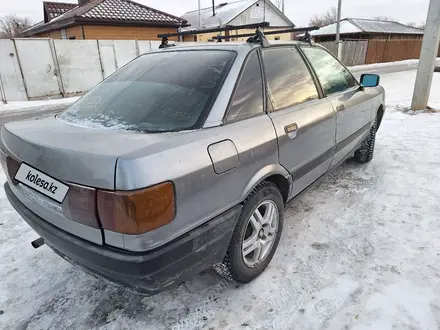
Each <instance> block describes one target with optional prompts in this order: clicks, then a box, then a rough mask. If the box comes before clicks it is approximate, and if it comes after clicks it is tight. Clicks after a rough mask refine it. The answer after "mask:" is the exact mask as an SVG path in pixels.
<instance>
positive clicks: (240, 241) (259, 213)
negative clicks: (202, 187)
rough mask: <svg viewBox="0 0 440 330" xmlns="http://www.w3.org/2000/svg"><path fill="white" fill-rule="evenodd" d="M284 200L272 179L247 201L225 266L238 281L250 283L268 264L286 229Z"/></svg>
mask: <svg viewBox="0 0 440 330" xmlns="http://www.w3.org/2000/svg"><path fill="white" fill-rule="evenodd" d="M283 220H284V202H283V198H282V196H281V193H280V191H279V189H278V187H277V186H276V185H275V184H273V183H271V182H263V183H261V184H260V185H259V186H257V187H256V188H255V189H254V190H253V191H252V193H251V194H250V195H249V197H248V198H247V199H246V201H245V202H244V205H243V210H242V212H241V214H240V218H239V220H238V223H237V226H236V228H235V230H234V233H233V235H232V239H231V242H230V244H229V248H228V252H227V254H226V257H225V258H224V260H223V264H224V266H225V267H224V268H226V270H227V272H228V273H229V274H228V275H230V276H231V277H232V278H233V279H234V280H235V281H237V282H240V283H248V282H250V281H252V280H253V279H255V278H256V277H258V276H259V275H260V274H261V273H262V272H263V271H264V270H265V269H266V267H267V266H268V264H269V263H270V261H271V260H272V257H273V255H274V253H275V251H276V249H277V247H278V243H279V241H280V237H281V232H282V230H283Z"/></svg>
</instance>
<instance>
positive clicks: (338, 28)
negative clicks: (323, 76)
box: [336, 0, 342, 61]
mask: <svg viewBox="0 0 440 330" xmlns="http://www.w3.org/2000/svg"><path fill="white" fill-rule="evenodd" d="M341 13H342V0H338V17H337V21H336V49H337V51H338V59H339V61H342V45H341V41H340V35H341Z"/></svg>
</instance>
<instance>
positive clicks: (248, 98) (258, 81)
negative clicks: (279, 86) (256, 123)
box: [228, 52, 264, 121]
mask: <svg viewBox="0 0 440 330" xmlns="http://www.w3.org/2000/svg"><path fill="white" fill-rule="evenodd" d="M263 104H264V99H263V79H262V77H261V67H260V61H259V59H258V54H257V52H254V53H252V55H251V56H250V57H249V59H248V61H247V63H246V67H245V68H244V70H243V74H242V76H241V79H240V82H239V83H238V86H237V89H236V92H235V95H234V98H233V100H232V104H231V108H230V109H229V114H228V121H235V120H240V119H244V118H249V117H252V116H254V115H257V114H260V113H263V112H264V106H263Z"/></svg>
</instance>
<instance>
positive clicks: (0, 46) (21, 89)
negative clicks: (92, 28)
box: [0, 39, 160, 101]
mask: <svg viewBox="0 0 440 330" xmlns="http://www.w3.org/2000/svg"><path fill="white" fill-rule="evenodd" d="M159 45H160V42H159V41H147V40H142V41H140V40H139V41H138V40H53V39H12V40H9V39H1V40H0V92H1V93H0V95H1V99H2V100H3V101H26V100H36V99H42V98H47V97H66V96H72V95H75V94H80V93H84V92H86V91H88V90H89V89H90V88H92V87H93V86H95V85H96V84H97V83H99V82H100V81H101V80H103V79H104V78H105V77H108V76H109V75H110V74H112V73H113V72H114V71H116V70H117V69H119V68H120V67H122V66H124V65H125V64H127V63H128V62H129V61H131V60H132V59H134V58H135V57H137V56H139V55H140V54H143V53H145V52H148V51H150V50H152V49H157V48H159Z"/></svg>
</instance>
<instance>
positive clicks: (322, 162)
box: [263, 46, 336, 197]
mask: <svg viewBox="0 0 440 330" xmlns="http://www.w3.org/2000/svg"><path fill="white" fill-rule="evenodd" d="M263 63H264V67H265V72H266V80H267V91H268V99H269V109H271V112H270V114H269V116H270V118H271V119H272V122H273V125H274V127H275V130H276V133H277V136H278V149H279V161H280V164H281V165H282V166H284V167H285V168H286V169H287V170H288V171H289V172H290V173H291V175H292V177H293V180H294V188H293V196H295V195H296V194H298V193H299V192H301V191H302V190H303V189H304V188H306V187H307V186H309V185H310V184H311V183H313V182H314V181H315V180H316V179H318V178H319V177H320V176H322V175H323V174H324V173H325V172H326V171H327V170H328V168H329V166H330V164H331V162H332V159H333V155H334V146H335V134H336V114H335V111H334V110H333V107H332V105H331V104H330V102H328V101H327V100H326V99H322V94H320V92H319V88H318V86H317V84H316V81H315V79H314V78H313V76H312V73H311V71H310V70H309V67H308V66H307V64H306V62H305V61H304V58H303V56H302V55H301V54H300V52H299V51H298V49H297V48H296V47H294V46H291V47H279V48H269V49H265V50H263ZM293 196H292V197H293Z"/></svg>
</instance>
